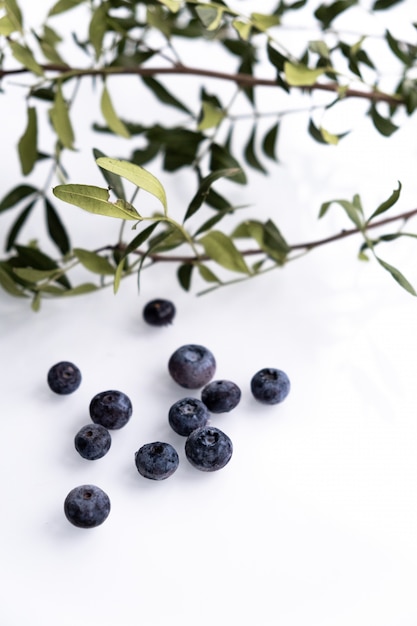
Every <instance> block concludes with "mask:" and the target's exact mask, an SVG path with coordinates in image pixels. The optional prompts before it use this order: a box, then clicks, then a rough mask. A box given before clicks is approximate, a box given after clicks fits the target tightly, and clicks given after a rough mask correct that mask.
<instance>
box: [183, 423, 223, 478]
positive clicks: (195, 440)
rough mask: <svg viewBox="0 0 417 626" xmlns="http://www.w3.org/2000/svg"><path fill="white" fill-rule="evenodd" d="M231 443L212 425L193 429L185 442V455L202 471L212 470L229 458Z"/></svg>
mask: <svg viewBox="0 0 417 626" xmlns="http://www.w3.org/2000/svg"><path fill="white" fill-rule="evenodd" d="M232 453H233V445H232V442H231V440H230V438H229V437H228V436H227V435H226V434H225V433H224V432H223V431H221V430H219V429H218V428H214V426H202V427H201V428H197V429H196V430H193V432H192V433H191V434H190V435H188V437H187V440H186V442H185V455H186V457H187V459H188V460H189V462H190V463H191V465H193V466H194V467H195V468H197V469H199V470H202V471H203V472H214V471H216V470H219V469H221V468H222V467H224V466H225V465H226V464H227V463H228V462H229V461H230V459H231V456H232Z"/></svg>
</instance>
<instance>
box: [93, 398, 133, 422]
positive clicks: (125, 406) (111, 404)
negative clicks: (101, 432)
mask: <svg viewBox="0 0 417 626" xmlns="http://www.w3.org/2000/svg"><path fill="white" fill-rule="evenodd" d="M131 415H132V403H131V401H130V398H129V397H128V396H127V395H126V394H125V393H123V392H122V391H115V390H114V389H111V390H109V391H101V392H100V393H98V394H96V395H95V396H94V398H93V399H92V400H91V402H90V417H91V419H92V420H93V422H94V423H95V424H101V425H102V426H104V427H105V428H108V429H110V430H115V429H118V428H122V427H123V426H125V425H126V424H127V422H128V421H129V419H130V417H131Z"/></svg>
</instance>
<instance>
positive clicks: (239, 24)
mask: <svg viewBox="0 0 417 626" xmlns="http://www.w3.org/2000/svg"><path fill="white" fill-rule="evenodd" d="M232 26H233V28H234V29H235V30H236V32H237V34H238V35H239V37H240V38H241V39H243V41H248V39H249V37H250V33H251V30H252V24H251V23H250V22H243V21H242V20H240V19H236V20H233V21H232Z"/></svg>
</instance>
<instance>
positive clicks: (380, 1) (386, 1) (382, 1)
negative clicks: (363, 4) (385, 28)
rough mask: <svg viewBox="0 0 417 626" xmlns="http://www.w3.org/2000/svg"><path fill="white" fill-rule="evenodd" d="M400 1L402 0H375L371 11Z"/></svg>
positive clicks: (389, 6) (385, 7)
mask: <svg viewBox="0 0 417 626" xmlns="http://www.w3.org/2000/svg"><path fill="white" fill-rule="evenodd" d="M400 2H402V0H375V2H374V3H373V5H372V11H383V10H384V9H389V8H391V7H393V6H394V5H395V4H399V3H400Z"/></svg>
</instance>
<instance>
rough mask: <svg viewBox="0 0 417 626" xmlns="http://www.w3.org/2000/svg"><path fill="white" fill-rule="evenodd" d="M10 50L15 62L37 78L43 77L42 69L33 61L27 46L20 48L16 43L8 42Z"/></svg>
mask: <svg viewBox="0 0 417 626" xmlns="http://www.w3.org/2000/svg"><path fill="white" fill-rule="evenodd" d="M9 45H10V49H11V51H12V54H13V56H14V58H15V59H16V61H18V62H19V63H21V64H22V65H23V66H24V67H26V69H28V70H29V71H30V72H32V73H33V74H36V75H37V76H43V69H42V68H41V66H40V65H39V63H38V62H37V61H36V60H35V58H34V56H33V53H32V51H31V50H30V49H29V48H28V47H27V46H22V45H21V44H20V43H18V42H17V41H9Z"/></svg>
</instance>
